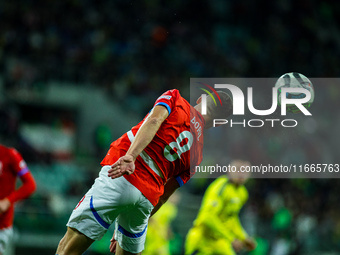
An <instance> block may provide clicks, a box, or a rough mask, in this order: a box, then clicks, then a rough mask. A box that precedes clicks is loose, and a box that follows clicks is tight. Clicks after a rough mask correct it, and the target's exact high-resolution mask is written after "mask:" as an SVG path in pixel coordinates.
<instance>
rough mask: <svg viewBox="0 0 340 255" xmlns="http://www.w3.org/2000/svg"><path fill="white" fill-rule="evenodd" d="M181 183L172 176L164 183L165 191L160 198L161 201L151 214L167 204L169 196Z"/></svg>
mask: <svg viewBox="0 0 340 255" xmlns="http://www.w3.org/2000/svg"><path fill="white" fill-rule="evenodd" d="M179 187H180V186H179V183H178V181H177V180H176V179H175V178H174V177H171V178H170V179H169V180H168V181H167V182H166V184H165V185H164V193H163V195H162V196H161V197H160V198H159V201H158V203H157V205H156V206H155V207H154V208H153V210H152V212H151V216H152V215H154V214H155V213H156V212H157V211H158V210H159V208H161V207H162V205H164V204H165V202H166V201H168V199H169V197H170V196H171V195H172V194H173V193H174V192H175V191H176V189H178V188H179Z"/></svg>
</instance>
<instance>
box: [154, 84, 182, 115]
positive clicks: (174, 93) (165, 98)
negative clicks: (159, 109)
mask: <svg viewBox="0 0 340 255" xmlns="http://www.w3.org/2000/svg"><path fill="white" fill-rule="evenodd" d="M178 95H179V92H178V90H177V89H172V90H168V91H166V92H164V93H163V94H162V95H161V96H160V97H159V98H157V100H156V102H155V104H154V106H156V105H162V106H164V107H165V108H166V109H167V110H168V112H169V115H170V113H171V111H172V109H173V108H174V107H175V105H176V100H177V98H178Z"/></svg>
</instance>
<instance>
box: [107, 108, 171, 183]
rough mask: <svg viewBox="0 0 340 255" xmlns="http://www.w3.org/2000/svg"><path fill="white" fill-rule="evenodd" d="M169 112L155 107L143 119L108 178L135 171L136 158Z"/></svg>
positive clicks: (112, 167)
mask: <svg viewBox="0 0 340 255" xmlns="http://www.w3.org/2000/svg"><path fill="white" fill-rule="evenodd" d="M168 115H169V112H168V110H167V109H166V107H164V106H162V105H156V106H155V107H154V108H153V109H152V111H151V112H150V114H149V115H148V117H147V118H146V119H145V121H144V123H143V125H142V126H141V127H140V128H139V130H138V132H137V134H136V136H135V139H134V140H133V142H132V143H131V146H130V148H129V150H128V151H127V153H126V155H125V156H123V157H121V158H119V159H118V160H117V162H115V163H114V164H113V165H112V166H111V169H110V170H109V171H108V173H109V174H108V176H109V177H111V178H112V179H114V178H118V177H120V176H122V175H124V174H132V173H133V171H134V170H135V164H134V162H135V160H136V158H137V156H138V155H139V154H140V153H141V152H142V151H143V150H144V149H145V147H146V146H148V144H149V143H150V142H151V141H152V139H153V138H154V136H155V134H156V133H157V131H158V129H159V128H160V126H161V125H162V123H163V121H164V120H165V119H166V118H167V117H168Z"/></svg>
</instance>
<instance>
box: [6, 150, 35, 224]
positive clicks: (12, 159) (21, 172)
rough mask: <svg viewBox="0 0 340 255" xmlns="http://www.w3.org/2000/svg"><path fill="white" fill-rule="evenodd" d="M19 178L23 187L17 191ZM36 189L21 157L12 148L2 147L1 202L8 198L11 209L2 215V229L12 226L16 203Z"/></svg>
mask: <svg viewBox="0 0 340 255" xmlns="http://www.w3.org/2000/svg"><path fill="white" fill-rule="evenodd" d="M17 177H20V178H21V180H22V181H23V185H22V186H21V188H19V189H18V190H15V184H16V180H17ZM34 189H35V182H34V180H33V178H32V176H31V174H30V172H29V170H28V167H27V165H26V163H25V161H24V160H23V158H22V157H21V155H20V154H19V153H18V152H17V151H16V150H15V149H12V148H7V147H5V146H2V145H0V200H1V199H4V198H8V200H9V201H10V202H11V206H10V208H9V209H8V210H7V211H6V212H4V213H2V214H0V229H3V228H7V227H10V226H12V224H13V217H14V206H13V205H14V202H16V201H18V200H20V199H22V198H25V197H27V196H28V195H30V194H31V193H32V192H33V191H34Z"/></svg>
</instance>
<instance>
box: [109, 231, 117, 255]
mask: <svg viewBox="0 0 340 255" xmlns="http://www.w3.org/2000/svg"><path fill="white" fill-rule="evenodd" d="M116 247H117V240H116V239H115V234H114V233H113V236H112V238H111V240H110V252H111V253H116Z"/></svg>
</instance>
